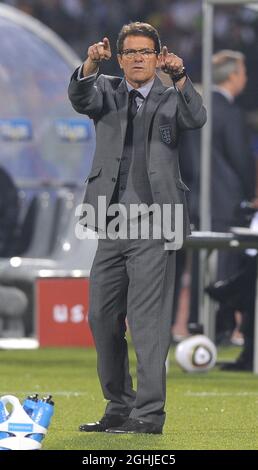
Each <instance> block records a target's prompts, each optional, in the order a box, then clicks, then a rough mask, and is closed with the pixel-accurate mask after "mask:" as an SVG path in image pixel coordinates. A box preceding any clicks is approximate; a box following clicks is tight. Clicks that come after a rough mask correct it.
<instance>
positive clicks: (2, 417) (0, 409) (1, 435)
mask: <svg viewBox="0 0 258 470" xmlns="http://www.w3.org/2000/svg"><path fill="white" fill-rule="evenodd" d="M6 420H7V414H6V411H5V407H4V405H3V403H2V402H1V401H0V423H3V422H4V421H6ZM8 436H9V433H8V432H4V431H0V443H1V439H5V438H6V437H8ZM0 450H7V449H5V448H4V447H0Z"/></svg>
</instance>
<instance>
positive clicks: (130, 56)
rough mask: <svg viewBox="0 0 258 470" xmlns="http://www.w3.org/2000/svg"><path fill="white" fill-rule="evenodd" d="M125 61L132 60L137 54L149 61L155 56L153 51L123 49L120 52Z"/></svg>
mask: <svg viewBox="0 0 258 470" xmlns="http://www.w3.org/2000/svg"><path fill="white" fill-rule="evenodd" d="M120 54H121V55H123V56H124V57H125V58H126V59H128V60H132V59H134V58H135V57H136V55H137V54H140V55H141V56H142V57H144V58H145V59H149V58H150V57H151V56H152V55H153V54H157V51H155V49H124V50H123V51H121V52H120Z"/></svg>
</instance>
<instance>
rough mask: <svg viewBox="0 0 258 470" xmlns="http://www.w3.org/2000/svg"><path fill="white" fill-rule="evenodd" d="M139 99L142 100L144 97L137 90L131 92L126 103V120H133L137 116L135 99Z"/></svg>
mask: <svg viewBox="0 0 258 470" xmlns="http://www.w3.org/2000/svg"><path fill="white" fill-rule="evenodd" d="M137 97H138V98H141V99H142V100H144V97H143V96H142V95H141V93H139V91H137V90H131V91H130V93H129V103H128V118H131V119H133V118H134V117H135V116H136V114H137V109H138V106H137V103H136V98H137Z"/></svg>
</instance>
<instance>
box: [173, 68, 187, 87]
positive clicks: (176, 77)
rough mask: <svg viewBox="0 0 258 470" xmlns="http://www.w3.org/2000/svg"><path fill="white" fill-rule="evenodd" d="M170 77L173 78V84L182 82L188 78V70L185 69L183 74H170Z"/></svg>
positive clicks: (182, 71)
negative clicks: (184, 78) (182, 79)
mask: <svg viewBox="0 0 258 470" xmlns="http://www.w3.org/2000/svg"><path fill="white" fill-rule="evenodd" d="M170 77H171V79H172V81H173V83H176V82H178V81H179V80H181V78H183V77H186V68H185V67H183V68H182V70H181V72H180V73H177V74H173V73H170Z"/></svg>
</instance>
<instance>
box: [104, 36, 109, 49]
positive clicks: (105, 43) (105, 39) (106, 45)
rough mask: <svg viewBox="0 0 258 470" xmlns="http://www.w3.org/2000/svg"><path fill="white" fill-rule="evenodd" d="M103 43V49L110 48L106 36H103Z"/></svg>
mask: <svg viewBox="0 0 258 470" xmlns="http://www.w3.org/2000/svg"><path fill="white" fill-rule="evenodd" d="M103 44H104V48H105V49H110V43H109V39H108V38H103Z"/></svg>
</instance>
